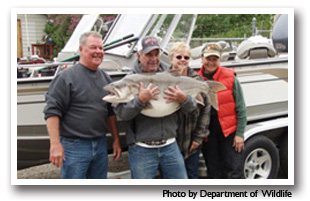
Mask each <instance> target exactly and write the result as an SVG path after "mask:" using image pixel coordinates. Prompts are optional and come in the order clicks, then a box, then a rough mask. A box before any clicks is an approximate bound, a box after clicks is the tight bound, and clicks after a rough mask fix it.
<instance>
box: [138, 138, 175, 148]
mask: <svg viewBox="0 0 310 201" xmlns="http://www.w3.org/2000/svg"><path fill="white" fill-rule="evenodd" d="M174 141H175V138H169V139H167V140H152V141H142V142H136V144H137V145H139V146H142V147H146V148H159V147H164V146H167V145H169V144H171V143H173V142H174Z"/></svg>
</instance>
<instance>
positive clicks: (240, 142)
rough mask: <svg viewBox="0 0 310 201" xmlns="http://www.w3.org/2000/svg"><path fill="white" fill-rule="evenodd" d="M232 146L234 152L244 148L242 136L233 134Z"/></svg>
mask: <svg viewBox="0 0 310 201" xmlns="http://www.w3.org/2000/svg"><path fill="white" fill-rule="evenodd" d="M233 147H235V151H236V152H238V153H240V152H241V151H242V150H243V149H244V140H243V137H240V136H235V138H234V143H233Z"/></svg>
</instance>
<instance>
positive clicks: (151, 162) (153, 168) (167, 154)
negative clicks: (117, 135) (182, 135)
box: [128, 142, 187, 179]
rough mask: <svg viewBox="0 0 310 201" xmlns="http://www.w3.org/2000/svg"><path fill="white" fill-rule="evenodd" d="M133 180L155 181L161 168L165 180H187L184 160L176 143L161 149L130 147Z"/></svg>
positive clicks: (134, 145) (133, 145)
mask: <svg viewBox="0 0 310 201" xmlns="http://www.w3.org/2000/svg"><path fill="white" fill-rule="evenodd" d="M128 153H129V164H130V170H131V178H132V179H153V178H155V176H156V173H157V170H158V169H159V168H160V170H161V174H162V177H163V179H187V174H186V169H185V165H184V159H183V156H182V155H181V152H180V150H179V148H178V145H177V143H176V142H173V143H172V144H169V145H167V146H164V147H160V148H145V147H141V146H138V145H136V144H132V145H129V149H128Z"/></svg>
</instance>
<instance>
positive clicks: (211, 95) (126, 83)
mask: <svg viewBox="0 0 310 201" xmlns="http://www.w3.org/2000/svg"><path fill="white" fill-rule="evenodd" d="M140 82H143V83H144V85H145V86H147V85H148V84H149V83H152V84H153V87H155V86H158V89H159V91H160V94H159V95H158V96H157V98H158V100H150V101H149V104H148V106H147V107H146V108H144V109H143V110H142V111H141V113H142V114H144V115H146V116H149V117H163V116H167V115H169V114H172V113H173V112H175V111H177V110H178V109H179V108H180V104H179V103H175V102H173V103H166V101H167V99H164V98H163V96H164V90H168V86H173V87H174V86H175V85H178V86H179V88H180V89H181V90H182V91H183V92H184V93H186V94H188V95H190V96H192V97H194V98H198V97H199V94H200V93H204V94H206V96H207V98H208V100H209V101H210V103H211V105H212V106H213V107H214V108H215V109H218V102H217V95H216V92H218V91H220V90H224V89H226V87H225V86H224V85H223V84H221V83H219V82H215V81H199V80H195V79H193V78H190V77H186V76H175V75H173V74H171V73H169V72H162V73H142V74H132V75H127V76H125V77H124V78H123V79H121V80H118V81H115V82H112V83H110V84H109V85H107V86H105V87H104V90H106V91H109V92H110V94H109V95H107V96H105V97H103V100H104V101H107V102H110V103H127V102H129V101H131V100H132V99H134V97H135V96H136V95H137V94H138V92H139V83H140Z"/></svg>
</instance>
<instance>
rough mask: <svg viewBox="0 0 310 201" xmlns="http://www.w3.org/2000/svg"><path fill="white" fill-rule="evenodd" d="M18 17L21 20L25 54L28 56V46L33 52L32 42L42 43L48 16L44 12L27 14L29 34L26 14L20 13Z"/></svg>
mask: <svg viewBox="0 0 310 201" xmlns="http://www.w3.org/2000/svg"><path fill="white" fill-rule="evenodd" d="M17 19H19V20H20V21H21V31H22V46H23V56H24V57H26V56H28V46H29V50H30V54H31V44H37V43H42V38H43V36H44V35H45V33H44V28H45V24H46V22H47V16H46V15H43V14H27V26H28V35H27V29H26V18H25V15H24V14H18V15H17ZM27 38H28V40H29V44H28V40H27Z"/></svg>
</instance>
